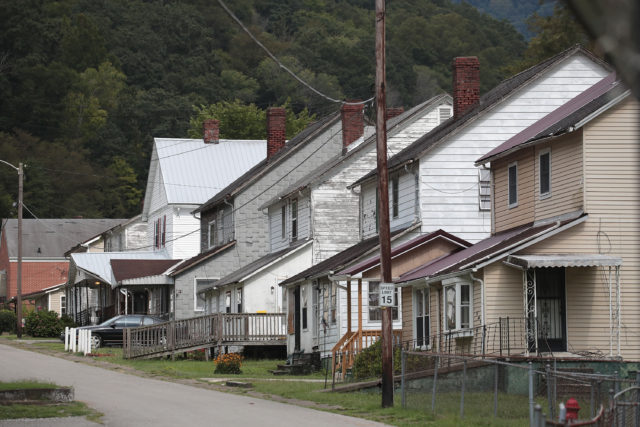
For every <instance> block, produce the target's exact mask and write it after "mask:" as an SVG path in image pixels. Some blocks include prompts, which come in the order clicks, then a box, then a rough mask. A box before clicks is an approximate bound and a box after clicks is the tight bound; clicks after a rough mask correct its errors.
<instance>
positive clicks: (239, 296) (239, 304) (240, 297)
mask: <svg viewBox="0 0 640 427" xmlns="http://www.w3.org/2000/svg"><path fill="white" fill-rule="evenodd" d="M235 297H236V300H235V301H234V304H235V306H236V313H242V312H243V309H244V306H243V303H244V291H243V290H242V286H238V287H237V288H236V291H235Z"/></svg>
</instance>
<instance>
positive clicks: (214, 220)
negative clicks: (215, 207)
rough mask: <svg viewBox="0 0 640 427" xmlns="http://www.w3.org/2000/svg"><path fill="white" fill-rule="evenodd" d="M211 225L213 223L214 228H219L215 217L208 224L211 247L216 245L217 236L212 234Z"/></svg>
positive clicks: (208, 238)
mask: <svg viewBox="0 0 640 427" xmlns="http://www.w3.org/2000/svg"><path fill="white" fill-rule="evenodd" d="M211 225H213V227H214V229H216V230H217V228H216V227H217V225H218V224H217V222H216V219H215V218H214V219H212V220H211V221H209V223H208V224H207V240H208V244H209V248H213V247H214V246H215V245H216V242H215V238H214V236H212V235H211ZM212 240H213V241H212Z"/></svg>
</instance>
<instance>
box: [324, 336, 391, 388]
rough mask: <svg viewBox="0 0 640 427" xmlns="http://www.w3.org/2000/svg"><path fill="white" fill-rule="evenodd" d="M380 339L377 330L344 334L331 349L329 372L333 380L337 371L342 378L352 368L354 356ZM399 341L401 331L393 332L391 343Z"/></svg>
mask: <svg viewBox="0 0 640 427" xmlns="http://www.w3.org/2000/svg"><path fill="white" fill-rule="evenodd" d="M381 337H382V331H381V330H379V329H359V330H357V331H355V332H347V333H346V334H344V335H343V336H342V338H340V340H338V342H337V343H336V345H335V346H333V349H331V364H332V369H331V372H332V374H333V378H335V374H336V371H337V370H338V369H339V370H340V371H341V377H342V378H344V377H345V375H346V373H347V370H348V369H351V368H353V364H354V362H355V358H356V356H357V355H358V354H359V353H361V352H362V351H363V350H364V349H366V348H368V347H370V346H371V345H373V344H374V343H375V342H376V341H378V340H379V339H380V338H381ZM401 339H402V330H394V331H393V341H394V342H400V340H401Z"/></svg>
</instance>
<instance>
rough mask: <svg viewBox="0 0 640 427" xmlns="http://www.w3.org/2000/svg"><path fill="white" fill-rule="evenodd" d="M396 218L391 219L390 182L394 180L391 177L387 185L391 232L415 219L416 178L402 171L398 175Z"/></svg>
mask: <svg viewBox="0 0 640 427" xmlns="http://www.w3.org/2000/svg"><path fill="white" fill-rule="evenodd" d="M396 177H397V178H398V216H397V217H395V218H394V217H393V203H394V201H393V188H392V184H391V183H392V182H393V179H394V178H395V177H394V176H391V181H390V184H389V221H390V224H391V231H394V230H397V229H399V228H402V227H405V226H407V225H409V224H411V223H413V221H414V220H415V218H416V177H415V175H413V174H412V173H407V172H406V171H405V170H404V169H403V170H402V172H401V173H400V174H398V175H396Z"/></svg>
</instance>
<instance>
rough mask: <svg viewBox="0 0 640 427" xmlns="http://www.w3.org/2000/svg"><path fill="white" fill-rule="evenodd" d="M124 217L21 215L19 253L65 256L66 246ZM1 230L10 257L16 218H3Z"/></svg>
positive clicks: (15, 240) (15, 244) (13, 253)
mask: <svg viewBox="0 0 640 427" xmlns="http://www.w3.org/2000/svg"><path fill="white" fill-rule="evenodd" d="M5 221H6V222H5ZM124 221H126V219H107V218H98V219H84V218H68V219H31V218H29V219H23V220H22V256H23V257H25V258H64V254H65V252H67V250H68V249H69V248H71V247H73V246H76V245H78V244H79V243H82V242H84V241H86V240H88V239H89V238H91V237H94V236H96V235H99V234H101V233H102V232H104V231H106V230H108V229H110V228H112V227H114V226H116V225H118V224H121V223H122V222H124ZM2 233H4V234H5V236H6V242H7V249H8V252H9V257H10V258H14V257H17V256H18V220H17V219H5V220H3V227H2Z"/></svg>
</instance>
